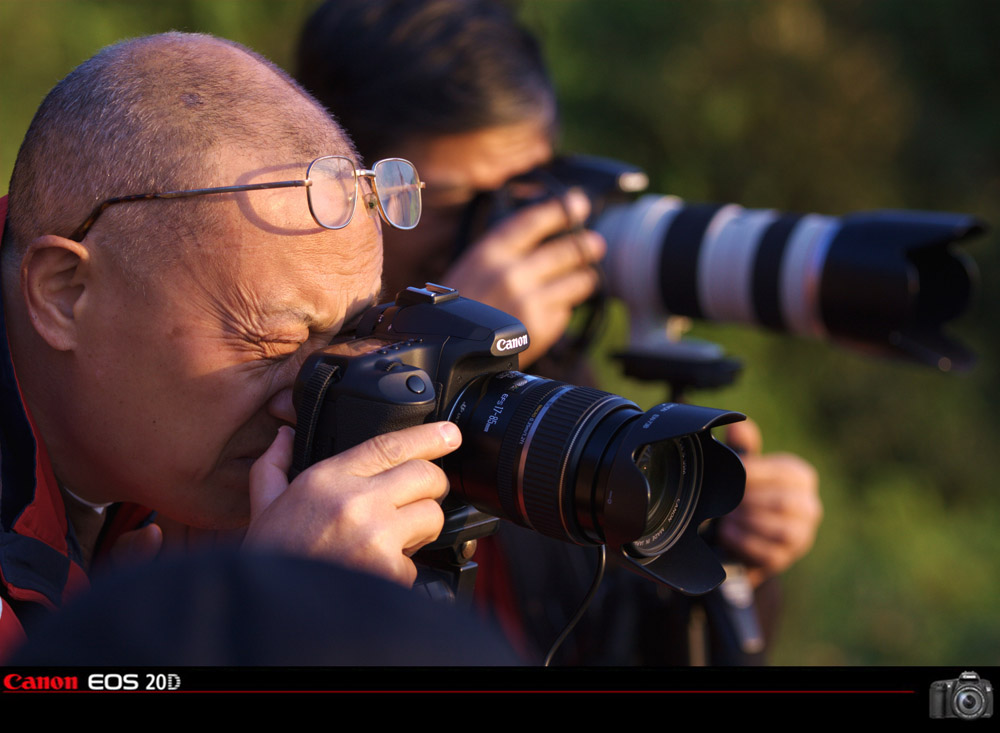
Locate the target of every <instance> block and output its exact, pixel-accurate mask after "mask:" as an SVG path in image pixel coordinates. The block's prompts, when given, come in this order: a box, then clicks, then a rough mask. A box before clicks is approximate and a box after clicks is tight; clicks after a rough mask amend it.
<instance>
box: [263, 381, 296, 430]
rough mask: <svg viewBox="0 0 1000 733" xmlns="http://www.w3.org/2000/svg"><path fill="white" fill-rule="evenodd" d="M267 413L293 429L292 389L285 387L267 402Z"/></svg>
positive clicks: (293, 406) (293, 407)
mask: <svg viewBox="0 0 1000 733" xmlns="http://www.w3.org/2000/svg"><path fill="white" fill-rule="evenodd" d="M267 411H268V413H269V414H270V415H271V416H272V417H276V418H277V419H279V420H281V421H282V422H285V423H288V424H289V425H291V426H292V427H295V405H294V403H293V402H292V388H291V387H285V388H284V389H282V390H279V391H278V392H276V393H275V394H274V395H273V396H272V397H271V399H269V400H268V401H267Z"/></svg>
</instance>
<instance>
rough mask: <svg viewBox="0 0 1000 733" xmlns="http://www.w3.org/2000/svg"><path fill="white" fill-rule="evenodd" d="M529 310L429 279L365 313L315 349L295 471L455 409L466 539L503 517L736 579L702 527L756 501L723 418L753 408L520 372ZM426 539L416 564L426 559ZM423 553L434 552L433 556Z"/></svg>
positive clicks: (448, 535) (672, 574) (671, 580)
mask: <svg viewBox="0 0 1000 733" xmlns="http://www.w3.org/2000/svg"><path fill="white" fill-rule="evenodd" d="M528 343H529V337H528V334H527V331H526V330H525V327H524V325H523V324H521V322H520V321H518V320H517V319H515V318H514V317H512V316H509V315H507V314H506V313H503V312H502V311H499V310H496V309H494V308H491V307H489V306H486V305H484V304H482V303H479V302H477V301H473V300H469V299H468V298H462V297H460V296H459V294H458V292H457V291H456V290H453V289H450V288H446V287H442V286H439V285H433V284H430V283H428V284H427V285H426V286H425V287H423V288H414V287H411V288H407V289H406V290H404V291H401V292H400V293H399V294H398V296H397V299H396V301H395V302H394V303H388V304H384V305H380V306H376V307H374V308H372V309H370V310H369V311H368V312H367V313H365V314H364V315H363V317H362V319H361V322H360V324H359V326H358V329H357V332H356V338H352V339H349V340H342V341H336V342H334V343H332V344H331V345H330V346H328V347H326V348H325V349H321V350H319V351H317V352H315V353H314V354H312V355H310V356H309V358H308V359H307V360H306V362H305V363H304V364H303V366H302V368H301V370H300V372H299V375H298V378H297V379H296V384H295V388H294V394H293V399H294V402H295V407H296V411H297V414H298V427H297V430H296V438H295V448H294V456H293V465H292V471H291V476H292V477H294V476H295V475H296V474H297V473H299V472H301V471H303V470H305V469H306V468H308V466H310V465H312V464H313V463H316V462H317V461H320V460H323V459H325V458H327V457H329V456H332V455H335V454H337V453H340V452H342V451H344V450H347V449H349V448H351V447H353V446H355V445H358V444H359V443H362V442H364V441H365V440H368V439H370V438H373V437H375V436H377V435H381V434H383V433H387V432H391V431H395V430H401V429H403V428H406V427H410V426H412V425H417V424H420V423H423V422H428V421H430V420H450V421H452V422H454V423H455V424H457V425H458V426H459V428H460V429H461V431H462V436H463V440H462V445H461V447H460V448H459V449H457V450H456V451H455V452H454V453H451V454H449V455H447V456H445V457H444V458H443V459H441V460H440V461H439V463H440V464H441V466H442V468H443V469H444V471H445V473H446V475H447V476H448V480H449V483H450V487H451V489H450V493H449V496H448V498H447V499H446V500H445V503H444V505H443V508H444V510H445V529H444V530H443V531H442V534H441V537H439V539H438V540H437V541H436V542H435V543H432V545H431V546H429V547H428V548H425V549H426V550H430V551H436V550H441V549H446V548H449V547H451V548H457V547H458V546H459V545H460V544H461V543H462V542H466V541H468V540H472V539H476V538H478V537H482V536H485V535H486V534H489V533H490V532H492V531H493V530H494V528H495V522H496V520H495V519H494V517H499V518H501V519H506V520H509V521H512V522H515V523H517V524H520V525H522V526H525V527H528V528H529V529H532V530H535V531H537V532H540V533H542V534H546V535H548V536H550V537H553V538H556V539H559V540H563V541H566V542H572V543H576V544H580V545H592V546H593V545H607V546H608V547H609V548H612V549H614V550H616V551H618V552H619V554H620V555H621V556H622V558H623V559H624V560H625V562H626V563H628V564H629V565H630V566H631V567H632V568H633V569H634V570H636V572H640V573H641V574H643V575H646V576H647V577H650V578H652V579H654V580H657V581H659V582H661V583H665V584H667V585H669V586H671V587H673V588H676V589H678V590H681V591H682V592H686V593H691V594H698V593H705V592H707V591H708V590H711V588H714V587H715V586H716V585H718V584H719V583H720V582H722V580H723V579H724V578H725V573H724V571H723V570H722V566H721V565H720V563H719V561H718V560H717V559H716V557H715V555H714V553H713V552H712V551H711V550H710V549H709V548H708V546H707V545H706V544H705V543H704V542H703V541H702V540H701V539H700V538H699V537H698V534H697V529H698V527H699V526H700V524H701V523H702V522H703V521H704V520H705V519H709V518H713V517H718V516H721V515H722V514H725V513H727V512H729V511H731V510H732V509H734V508H735V507H736V506H737V504H739V502H740V500H741V499H742V497H743V487H744V483H745V479H746V475H745V472H744V470H743V465H742V463H741V462H740V460H739V458H738V457H737V456H736V454H735V453H733V451H731V450H730V449H729V448H727V447H726V446H724V445H722V444H721V443H719V442H718V441H716V440H715V439H714V438H713V437H712V435H711V432H710V431H711V428H712V427H714V426H716V425H722V424H725V423H729V422H734V421H736V420H741V419H743V415H741V414H739V413H735V412H728V411H724V410H715V409H709V408H704V407H696V406H693V405H679V404H671V403H667V404H664V405H658V406H657V407H654V408H652V409H651V410H648V411H645V412H644V411H643V410H641V409H640V408H639V407H637V406H636V405H635V404H634V403H632V402H630V401H628V400H626V399H624V398H622V397H619V396H617V395H613V394H609V393H607V392H602V391H600V390H596V389H591V388H589V387H577V386H573V385H569V384H565V383H563V382H558V381H555V380H550V379H544V378H542V377H536V376H532V375H528V374H523V373H521V372H518V371H516V369H517V366H518V357H517V354H518V353H520V352H521V351H523V350H524V349H525V348H527V346H528ZM421 553H424V550H421V552H420V553H418V556H417V557H415V558H414V559H415V560H416V561H419V560H420V556H421ZM418 564H419V562H418Z"/></svg>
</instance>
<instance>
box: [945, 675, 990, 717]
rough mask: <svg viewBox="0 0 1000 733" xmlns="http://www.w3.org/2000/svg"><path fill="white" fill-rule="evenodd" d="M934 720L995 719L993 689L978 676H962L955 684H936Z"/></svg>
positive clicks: (954, 681)
mask: <svg viewBox="0 0 1000 733" xmlns="http://www.w3.org/2000/svg"><path fill="white" fill-rule="evenodd" d="M930 716H931V717H932V718H962V719H965V720H976V719H977V718H990V717H993V685H991V684H990V681H989V680H984V679H980V677H979V675H978V674H976V673H975V672H962V674H960V675H959V676H958V679H954V680H938V681H937V682H932V683H931V689H930Z"/></svg>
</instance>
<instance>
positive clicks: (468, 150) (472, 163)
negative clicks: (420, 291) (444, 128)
mask: <svg viewBox="0 0 1000 733" xmlns="http://www.w3.org/2000/svg"><path fill="white" fill-rule="evenodd" d="M554 126H555V124H554V114H548V113H546V114H543V115H540V116H539V117H537V118H530V119H526V120H523V121H521V122H517V123H514V124H509V125H498V126H495V127H487V128H484V129H482V130H476V131H473V132H465V133H457V134H450V135H440V136H438V137H435V138H430V139H426V140H422V141H415V142H412V143H410V144H408V145H404V148H403V152H401V153H400V155H401V157H404V158H406V159H407V160H410V161H412V162H413V164H414V165H415V166H416V168H417V173H418V174H419V175H420V178H421V180H423V181H424V182H426V184H427V188H426V190H425V192H424V207H423V214H422V215H421V217H420V224H419V225H418V226H417V228H416V229H413V230H412V231H399V230H394V229H388V228H387V229H386V230H385V232H384V235H385V272H384V280H385V292H384V295H385V298H386V299H392V298H393V297H395V294H396V292H398V291H399V290H401V289H403V288H405V287H406V286H408V285H417V284H423V283H424V282H425V281H428V280H430V281H434V280H436V279H440V278H441V276H442V275H443V274H444V273H445V272H446V271H447V269H448V266H449V265H450V264H451V259H452V256H453V254H454V247H455V240H456V238H457V237H458V233H459V229H460V226H461V221H462V216H463V214H464V212H465V209H466V207H467V206H468V204H469V203H470V202H471V201H472V199H473V198H474V197H475V196H476V195H477V194H479V193H483V192H486V191H493V190H496V189H497V188H499V187H500V186H502V185H503V184H504V183H506V182H507V181H508V180H510V179H511V178H513V177H514V176H518V175H520V174H522V173H526V172H528V171H530V170H532V169H533V168H536V167H537V166H539V165H541V164H543V163H545V162H547V161H549V160H550V159H551V158H552V155H553V142H552V139H553V130H554ZM443 284H445V285H446V284H447V283H443Z"/></svg>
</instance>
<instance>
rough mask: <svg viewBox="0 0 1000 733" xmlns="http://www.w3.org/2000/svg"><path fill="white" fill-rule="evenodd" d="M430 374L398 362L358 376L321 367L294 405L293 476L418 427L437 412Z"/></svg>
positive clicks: (332, 367)
mask: <svg viewBox="0 0 1000 733" xmlns="http://www.w3.org/2000/svg"><path fill="white" fill-rule="evenodd" d="M436 406H437V400H436V393H435V390H434V387H433V384H432V382H431V380H430V378H429V377H428V376H427V374H426V372H424V371H422V370H420V369H417V368H414V367H409V366H406V365H402V364H399V363H398V362H396V363H393V364H391V365H390V367H389V368H388V369H386V368H385V367H384V366H382V368H380V369H378V370H375V371H369V370H361V372H360V373H355V372H352V370H351V369H349V368H347V369H344V368H341V367H339V366H335V365H320V366H318V367H317V368H316V369H315V370H314V371H313V374H312V376H311V378H310V379H309V382H308V384H307V385H306V387H305V389H304V390H303V395H302V399H301V401H300V403H299V404H297V405H296V409H297V411H298V428H297V430H296V434H295V449H294V455H293V460H292V468H291V471H290V472H289V478H291V479H294V478H295V476H297V475H298V474H299V473H301V472H302V471H304V470H305V469H306V468H308V467H309V466H311V465H312V464H314V463H316V462H318V461H321V460H323V459H325V458H329V457H330V456H333V455H336V454H338V453H342V452H344V451H345V450H348V449H349V448H353V447H354V446H356V445H359V444H361V443H363V442H365V441H366V440H369V439H371V438H374V437H375V436H376V435H382V434H384V433H391V432H394V431H396V430H402V429H403V428H408V427H412V426H414V425H419V424H421V423H423V422H426V420H427V419H428V418H429V417H430V416H431V414H433V413H434V410H435V407H436Z"/></svg>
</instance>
